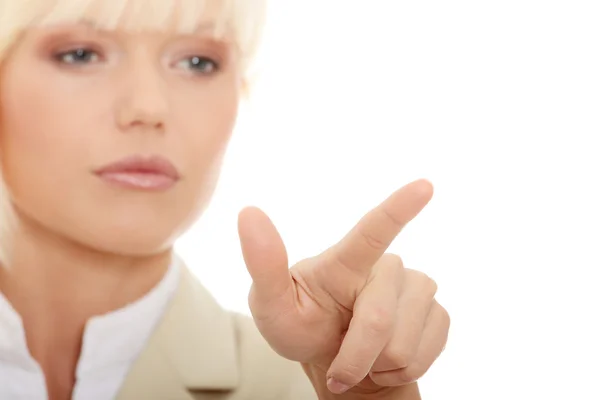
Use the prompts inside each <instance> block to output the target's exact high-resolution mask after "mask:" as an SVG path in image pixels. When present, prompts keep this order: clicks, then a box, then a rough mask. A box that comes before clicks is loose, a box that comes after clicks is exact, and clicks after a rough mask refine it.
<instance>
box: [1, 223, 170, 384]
mask: <svg viewBox="0 0 600 400" xmlns="http://www.w3.org/2000/svg"><path fill="white" fill-rule="evenodd" d="M12 239H13V243H12V249H11V250H12V253H11V260H10V264H9V265H6V266H4V268H0V292H2V293H4V295H5V297H6V298H7V299H8V300H9V302H10V303H11V304H12V305H13V307H14V308H15V310H16V311H17V312H18V313H19V315H20V316H21V318H22V320H23V324H24V327H25V332H26V338H27V344H28V346H29V349H30V352H31V354H32V356H33V357H34V358H35V359H36V360H37V361H38V362H39V363H40V364H41V365H42V368H43V369H50V370H52V369H61V370H63V371H64V370H65V369H68V370H71V372H74V369H75V367H76V362H77V360H78V359H79V352H80V347H81V340H82V336H83V330H84V327H85V324H86V322H87V321H88V320H89V319H90V318H91V317H93V316H96V315H101V314H105V313H108V312H111V311H114V310H116V309H119V308H122V307H124V306H125V305H127V304H129V303H131V302H133V301H135V300H137V299H139V298H140V297H142V296H143V295H144V294H146V293H147V292H149V291H150V290H151V289H152V288H153V287H154V286H156V285H157V284H158V282H159V281H160V280H161V279H162V277H163V276H164V274H165V273H166V270H167V269H168V266H169V264H170V262H171V256H172V254H171V250H168V251H165V252H162V253H160V254H156V255H151V256H145V257H133V256H124V255H117V254H110V253H107V252H102V251H97V250H94V249H91V248H89V247H87V246H84V245H82V244H79V243H76V242H73V241H71V240H68V239H66V238H64V237H60V236H59V235H56V234H54V233H51V232H48V231H47V230H45V229H43V228H42V227H40V226H36V225H35V224H33V223H30V222H27V221H26V220H23V221H22V223H21V224H20V226H19V228H18V229H17V230H16V231H15V232H14V236H12ZM57 354H60V355H61V357H56V355H57ZM59 359H60V360H62V361H59ZM57 362H61V363H63V365H56V363H57ZM71 376H72V374H71Z"/></svg>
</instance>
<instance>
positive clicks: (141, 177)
mask: <svg viewBox="0 0 600 400" xmlns="http://www.w3.org/2000/svg"><path fill="white" fill-rule="evenodd" d="M264 8H265V5H264V4H263V2H262V1H258V0H207V1H202V0H179V1H176V0H136V1H134V0H27V1H26V0H0V160H1V168H2V181H1V182H0V203H1V216H0V228H1V229H2V237H1V240H0V243H1V244H2V251H1V254H0V262H1V264H2V267H1V268H0V399H3V400H4V399H7V400H38V399H39V400H42V399H51V400H66V399H75V400H95V399H98V400H100V399H113V398H117V399H126V400H148V399H159V400H194V399H196V400H197V399H204V400H208V399H228V400H234V399H237V400H240V399H248V400H268V399H272V400H292V399H295V400H301V399H302V400H304V399H316V398H319V399H333V398H336V399H348V400H351V399H365V400H368V399H372V400H375V399H390V400H391V399H397V400H402V399H406V400H408V399H418V398H419V392H418V389H417V386H416V383H415V381H416V379H418V378H419V377H420V376H422V375H423V374H424V373H425V371H426V370H427V369H428V368H429V366H430V365H431V364H432V363H433V362H434V360H435V359H436V358H437V356H438V355H439V354H440V353H441V351H442V349H443V347H444V345H445V342H446V338H447V333H448V327H449V318H448V314H447V313H446V311H445V310H444V309H443V308H442V307H441V306H440V305H439V304H438V303H437V302H436V301H435V300H434V294H435V291H436V286H435V283H434V282H433V281H432V280H431V279H429V278H428V277H427V276H425V275H424V274H421V273H419V272H417V271H413V270H410V269H406V268H404V267H403V266H402V262H401V260H400V258H399V257H398V256H395V255H392V254H384V251H385V249H386V248H387V246H388V245H389V244H390V243H391V241H392V240H393V239H394V237H395V236H396V235H397V234H398V232H399V231H400V230H401V228H402V227H403V226H404V225H405V224H406V223H408V222H409V221H410V220H411V219H412V218H414V217H415V216H416V215H417V214H418V213H419V211H420V210H421V209H422V208H423V207H424V206H425V205H426V203H427V202H428V201H429V199H430V198H431V196H432V188H431V185H430V184H429V183H428V182H427V181H417V182H413V183H412V184H409V185H407V186H406V187H404V188H402V189H400V190H398V191H397V192H396V193H393V194H392V195H391V196H390V197H389V198H388V199H387V200H386V201H385V202H384V203H382V204H381V205H379V206H377V207H376V208H374V209H373V210H372V211H371V212H369V213H368V214H366V215H365V217H364V218H363V219H361V220H360V221H359V222H358V224H357V225H356V227H355V228H354V229H353V230H352V231H351V232H349V233H348V235H347V236H346V237H344V238H343V239H341V240H340V242H339V243H337V244H334V245H333V246H332V247H331V248H329V249H328V250H327V251H325V252H324V253H322V254H319V255H317V256H315V257H313V258H310V259H307V260H304V261H302V262H300V263H298V264H296V265H295V266H292V267H291V268H290V269H288V264H287V262H288V261H287V256H286V251H285V246H284V245H283V242H282V240H281V238H280V237H279V235H278V233H277V230H276V229H275V228H274V226H273V225H272V223H271V222H270V220H269V219H268V217H267V216H266V215H265V214H264V213H262V212H261V211H260V210H258V209H256V208H247V209H245V210H243V211H242V212H241V213H240V216H239V234H240V242H241V246H242V249H243V254H244V258H245V262H246V265H247V267H248V270H249V272H250V274H251V276H252V278H253V282H254V283H253V286H252V289H251V293H250V296H249V301H250V307H251V310H252V315H253V317H254V318H253V319H251V318H246V317H244V316H241V315H237V314H234V313H231V312H228V311H226V310H223V309H221V308H220V307H219V306H218V305H217V303H216V302H215V301H214V300H213V299H212V298H211V296H210V295H209V294H208V293H207V292H206V290H205V289H203V288H202V286H201V285H200V284H199V283H198V282H197V281H196V280H195V278H194V277H193V276H192V275H191V274H190V272H189V271H188V269H187V268H186V266H185V265H184V264H183V262H182V261H181V260H179V259H178V258H177V257H176V256H175V255H174V254H173V251H172V247H173V243H174V241H175V240H176V239H177V237H178V236H180V235H181V234H182V233H183V232H184V231H185V230H186V229H187V228H188V227H189V226H190V225H191V224H192V223H194V221H196V219H197V218H199V216H200V215H201V214H202V211H203V210H204V208H205V207H206V205H207V203H208V201H209V199H210V197H211V195H212V192H213V189H214V187H215V184H216V181H217V177H218V175H219V169H220V165H221V161H222V158H223V154H224V152H225V149H226V147H227V143H228V140H229V138H230V135H231V133H232V129H233V127H234V123H235V119H236V114H237V110H238V103H239V101H240V99H241V96H242V94H243V92H244V89H245V88H246V86H247V76H248V71H249V68H250V66H251V62H252V60H253V56H254V54H255V52H256V48H257V45H258V43H259V37H260V30H261V26H262V19H263V15H264Z"/></svg>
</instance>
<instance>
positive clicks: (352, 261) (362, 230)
mask: <svg viewBox="0 0 600 400" xmlns="http://www.w3.org/2000/svg"><path fill="white" fill-rule="evenodd" d="M432 196H433V186H432V185H431V183H430V182H429V181H427V180H424V179H421V180H417V181H414V182H411V183H409V184H408V185H406V186H404V187H402V188H401V189H399V190H397V191H395V192H394V193H392V195H391V196H389V197H388V198H387V199H385V200H384V201H383V203H381V204H380V205H379V206H377V207H376V208H374V209H372V210H371V211H369V212H368V213H367V214H366V215H365V216H364V217H362V218H361V219H360V221H359V222H358V223H357V224H356V225H355V226H354V228H352V230H351V231H350V232H348V234H347V235H346V236H345V237H344V238H343V239H342V240H341V241H340V242H338V243H337V244H336V245H335V246H333V247H332V248H331V249H330V251H332V252H333V256H335V257H336V259H337V260H336V261H338V262H339V263H341V264H342V265H344V266H345V267H346V268H348V269H350V270H351V271H355V272H358V273H363V271H369V272H370V269H371V266H373V265H374V264H375V262H376V261H377V260H378V259H379V258H380V257H381V256H382V255H383V254H384V253H385V251H386V249H387V248H388V247H389V246H390V244H391V243H392V241H393V240H394V239H395V238H396V236H398V234H399V233H400V232H401V231H402V229H403V228H404V227H405V226H406V224H408V223H409V222H410V221H411V220H412V219H413V218H415V217H416V216H417V215H418V214H419V213H420V212H421V210H422V209H423V208H424V207H425V206H426V205H427V203H429V201H430V200H431V197H432Z"/></svg>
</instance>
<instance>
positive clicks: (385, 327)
mask: <svg viewBox="0 0 600 400" xmlns="http://www.w3.org/2000/svg"><path fill="white" fill-rule="evenodd" d="M363 319H364V323H365V326H366V327H367V329H368V330H369V331H370V332H371V333H374V334H375V335H378V336H379V335H382V334H384V333H388V332H391V329H392V326H393V316H392V313H390V312H389V311H387V310H386V309H384V308H381V307H374V308H371V309H370V310H369V313H368V314H366V315H365V316H364V318H363Z"/></svg>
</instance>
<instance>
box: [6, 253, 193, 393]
mask: <svg viewBox="0 0 600 400" xmlns="http://www.w3.org/2000/svg"><path fill="white" fill-rule="evenodd" d="M180 268H181V267H180V262H179V260H178V259H177V257H174V258H173V262H172V263H171V266H170V267H169V269H168V271H167V273H166V274H165V276H164V278H163V279H162V280H161V282H160V283H159V284H158V285H157V286H156V287H154V289H152V290H151V291H150V292H149V293H147V294H146V295H145V296H144V297H142V298H141V299H139V300H137V301H135V302H133V303H131V304H129V305H127V306H126V307H124V308H122V309H119V310H117V311H114V312H111V313H108V314H105V315H100V316H96V317H93V318H91V319H90V320H89V321H88V322H87V324H86V326H85V330H84V334H83V343H82V348H81V355H80V359H79V361H78V363H77V370H76V383H75V388H74V390H73V397H72V399H73V400H110V399H114V398H115V397H116V395H117V393H118V391H119V389H120V388H121V386H122V384H123V382H124V380H125V378H126V376H127V374H128V372H129V370H130V368H131V366H132V364H133V362H134V361H135V360H136V359H137V357H138V356H139V354H140V353H141V351H142V350H143V349H144V347H145V344H146V342H147V341H148V339H149V337H150V335H151V334H152V332H153V331H154V328H155V327H156V325H157V323H158V322H159V320H160V319H161V317H162V315H163V314H164V312H165V310H166V307H167V305H168V303H169V300H170V299H171V298H172V296H173V295H174V293H175V291H176V290H177V286H178V283H179V273H180V271H179V270H180ZM59 356H60V355H59V354H57V357H59ZM0 399H2V400H9V399H10V400H47V399H48V392H47V388H46V381H45V377H44V372H43V371H42V369H41V367H40V366H39V364H38V363H37V362H36V361H35V360H34V359H33V357H32V356H31V354H30V352H29V349H28V347H27V343H26V339H25V330H24V328H23V321H22V319H21V317H20V316H19V315H18V314H17V312H16V311H15V309H14V308H13V307H12V305H11V304H10V303H9V302H8V301H7V299H6V298H5V297H4V296H3V295H2V293H0Z"/></svg>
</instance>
